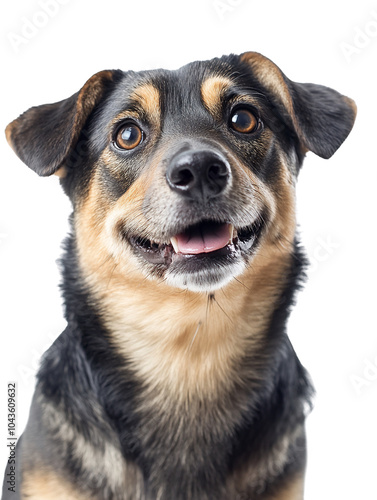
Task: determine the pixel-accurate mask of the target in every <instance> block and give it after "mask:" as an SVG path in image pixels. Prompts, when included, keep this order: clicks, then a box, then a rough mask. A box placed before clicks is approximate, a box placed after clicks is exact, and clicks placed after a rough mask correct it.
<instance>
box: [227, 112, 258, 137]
mask: <svg viewBox="0 0 377 500" xmlns="http://www.w3.org/2000/svg"><path fill="white" fill-rule="evenodd" d="M258 125H259V122H258V119H257V118H256V117H255V116H254V115H253V113H251V111H249V110H248V109H237V110H236V111H235V112H234V113H233V114H232V116H231V117H230V126H231V127H232V129H233V130H235V131H236V132H240V133H241V134H250V133H251V132H255V131H256V129H257V128H258Z"/></svg>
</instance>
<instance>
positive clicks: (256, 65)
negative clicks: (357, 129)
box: [240, 52, 356, 159]
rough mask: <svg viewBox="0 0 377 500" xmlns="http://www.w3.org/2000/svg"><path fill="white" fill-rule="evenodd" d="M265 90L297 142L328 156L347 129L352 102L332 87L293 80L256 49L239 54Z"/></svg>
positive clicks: (352, 117)
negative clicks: (295, 136) (297, 139)
mask: <svg viewBox="0 0 377 500" xmlns="http://www.w3.org/2000/svg"><path fill="white" fill-rule="evenodd" d="M240 59H241V61H242V62H244V63H246V64H247V65H248V66H249V67H251V69H252V73H253V75H254V76H255V77H256V78H257V80H258V81H259V82H260V84H261V85H262V86H263V87H264V88H265V89H266V90H267V91H268V96H269V97H270V99H271V100H272V103H273V104H274V105H276V106H277V108H278V109H279V110H280V113H281V114H282V116H283V117H284V118H285V119H286V121H287V124H288V125H289V126H290V127H291V128H293V130H294V131H295V132H296V135H297V136H298V138H299V140H300V142H301V144H302V145H303V146H304V148H306V149H307V150H310V151H313V153H315V154H316V155H318V156H321V157H322V158H326V159H327V158H330V157H331V156H332V155H333V154H334V153H335V151H336V150H337V149H338V148H339V146H340V145H341V144H342V143H343V141H344V140H345V139H346V137H347V136H348V134H349V133H350V132H351V129H352V127H353V124H354V121H355V118H356V104H355V103H354V101H353V100H352V99H350V98H349V97H345V96H343V95H341V94H339V93H338V92H336V91H335V90H333V89H330V88H328V87H324V86H322V85H315V84H313V83H295V82H292V81H291V80H289V79H288V78H287V77H286V76H285V75H284V73H283V72H282V71H281V70H280V69H279V68H278V67H277V66H276V64H274V63H273V62H272V61H270V60H269V59H267V58H266V57H264V56H262V55H261V54H258V53H257V52H246V53H244V54H242V55H241V56H240Z"/></svg>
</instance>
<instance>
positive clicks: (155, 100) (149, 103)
mask: <svg viewBox="0 0 377 500" xmlns="http://www.w3.org/2000/svg"><path fill="white" fill-rule="evenodd" d="M130 99H131V100H132V101H136V102H138V103H140V106H141V107H142V108H143V110H144V111H145V112H146V113H147V114H148V116H149V117H150V119H151V121H153V122H156V123H158V122H159V121H160V115H161V106H160V92H159V91H158V90H157V88H156V87H155V86H154V85H152V84H151V83H145V84H142V85H141V86H140V87H137V88H136V89H135V90H134V91H133V93H132V94H131V96H130Z"/></svg>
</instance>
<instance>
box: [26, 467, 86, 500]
mask: <svg viewBox="0 0 377 500" xmlns="http://www.w3.org/2000/svg"><path fill="white" fill-rule="evenodd" d="M52 499H53V500H95V497H93V496H92V495H91V496H88V495H85V494H83V493H81V492H79V491H77V490H75V489H74V488H73V487H72V485H71V484H70V483H69V482H66V481H65V480H64V479H63V478H62V477H61V476H60V475H59V473H56V472H53V471H51V470H48V469H45V468H39V469H38V468H35V469H34V470H32V471H27V472H25V473H24V474H23V481H22V491H21V500H52Z"/></svg>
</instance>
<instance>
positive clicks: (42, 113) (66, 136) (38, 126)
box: [5, 71, 118, 176]
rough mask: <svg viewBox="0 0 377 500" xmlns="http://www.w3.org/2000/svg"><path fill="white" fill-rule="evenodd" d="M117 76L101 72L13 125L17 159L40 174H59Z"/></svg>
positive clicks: (8, 132)
mask: <svg viewBox="0 0 377 500" xmlns="http://www.w3.org/2000/svg"><path fill="white" fill-rule="evenodd" d="M115 73H118V71H100V72H99V73H96V74H95V75H93V76H92V77H91V78H90V79H89V80H88V81H87V82H86V84H85V85H84V86H83V87H82V89H81V90H80V91H79V92H77V93H76V94H74V95H73V96H71V97H69V98H68V99H64V101H60V102H57V103H54V104H45V105H42V106H36V107H34V108H30V109H29V110H28V111H26V112H25V113H23V114H22V115H21V116H20V117H19V118H17V119H16V120H14V121H13V122H11V123H10V124H9V125H8V126H7V128H6V131H5V134H6V137H7V140H8V142H9V144H10V145H11V146H12V148H13V150H14V151H15V153H16V154H17V156H18V157H19V158H20V159H21V160H22V161H23V162H24V163H26V165H27V166H28V167H30V168H31V169H32V170H34V171H35V172H37V174H38V175H41V176H48V175H51V174H54V173H56V172H57V170H58V169H59V168H60V167H61V166H62V165H63V164H64V161H65V160H66V159H67V157H68V156H69V153H70V152H71V151H72V149H73V148H74V146H75V145H76V142H77V140H78V138H79V136H80V133H81V131H82V128H83V127H84V125H85V122H86V120H87V119H88V117H89V115H90V113H91V112H92V111H93V110H94V108H95V107H96V105H97V104H98V103H99V102H100V101H101V99H102V98H103V96H104V93H105V91H106V89H107V88H109V87H110V85H111V82H112V81H113V79H114V75H115Z"/></svg>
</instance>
